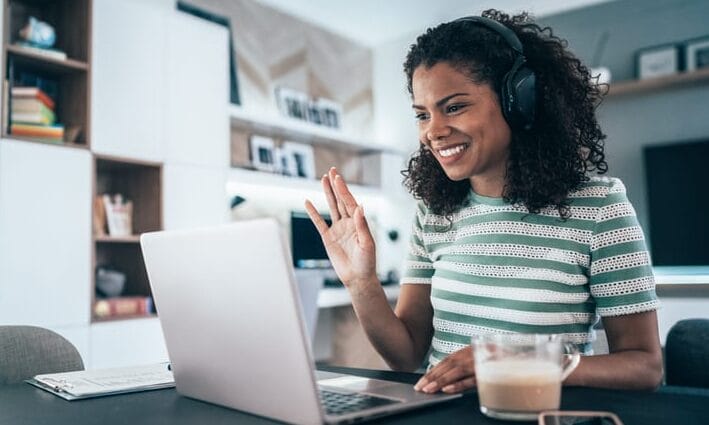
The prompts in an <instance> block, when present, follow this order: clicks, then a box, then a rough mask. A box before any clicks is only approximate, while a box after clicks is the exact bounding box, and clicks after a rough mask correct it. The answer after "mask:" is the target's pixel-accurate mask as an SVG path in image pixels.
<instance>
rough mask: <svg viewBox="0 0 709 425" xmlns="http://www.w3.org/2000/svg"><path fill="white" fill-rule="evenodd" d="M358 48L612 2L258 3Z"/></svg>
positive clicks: (284, 0) (415, 0)
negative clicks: (466, 20)
mask: <svg viewBox="0 0 709 425" xmlns="http://www.w3.org/2000/svg"><path fill="white" fill-rule="evenodd" d="M258 1H259V2H260V3H262V4H265V5H269V6H271V7H274V8H276V9H279V10H281V11H283V12H286V13H288V14H291V15H294V16H296V17H297V18H299V19H301V20H303V21H306V22H310V23H313V24H315V25H318V26H320V27H323V28H326V29H328V30H330V31H332V32H334V33H337V34H340V35H343V36H345V37H347V38H350V39H352V40H355V41H357V42H359V43H362V44H365V45H368V46H376V45H379V44H382V43H386V42H387V41H389V40H393V39H397V38H400V37H406V36H410V35H411V34H413V33H418V32H421V31H423V30H424V29H426V28H427V27H429V26H432V25H435V24H437V23H440V22H445V21H449V20H452V19H455V18H458V17H461V16H466V15H473V14H480V12H482V11H483V10H485V9H489V8H496V9H499V10H503V11H505V12H508V13H516V12H520V11H528V12H530V13H532V14H533V15H535V16H544V15H551V14H555V13H559V12H564V11H567V10H571V9H577V8H580V7H584V6H589V5H594V4H598V3H605V2H607V1H611V0H497V1H495V0H482V1H473V0H348V1H347V0H258Z"/></svg>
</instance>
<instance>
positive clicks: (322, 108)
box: [315, 98, 342, 128]
mask: <svg viewBox="0 0 709 425" xmlns="http://www.w3.org/2000/svg"><path fill="white" fill-rule="evenodd" d="M315 104H316V105H317V109H318V111H319V113H320V114H319V118H320V124H321V125H324V126H327V127H332V128H341V126H342V105H340V104H339V103H337V102H335V101H334V100H330V99H325V98H319V99H317V100H316V101H315Z"/></svg>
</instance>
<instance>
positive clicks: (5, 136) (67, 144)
mask: <svg viewBox="0 0 709 425" xmlns="http://www.w3.org/2000/svg"><path fill="white" fill-rule="evenodd" d="M2 140H18V141H21V142H30V143H41V144H43V145H52V146H61V147H69V148H77V149H84V150H86V149H88V148H89V147H88V146H86V145H85V144H80V143H70V142H61V143H58V142H52V141H49V140H42V139H35V138H32V137H24V136H16V135H14V134H3V135H2Z"/></svg>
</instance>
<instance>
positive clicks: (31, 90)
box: [10, 86, 54, 109]
mask: <svg viewBox="0 0 709 425" xmlns="http://www.w3.org/2000/svg"><path fill="white" fill-rule="evenodd" d="M10 94H11V95H12V98H13V100H15V99H17V98H29V99H38V100H40V101H41V102H42V103H44V104H45V105H46V106H47V108H49V109H54V100H52V98H51V97H49V96H48V95H47V94H46V93H45V92H44V91H43V90H42V89H40V88H39V87H23V86H17V87H13V88H12V89H11V90H10Z"/></svg>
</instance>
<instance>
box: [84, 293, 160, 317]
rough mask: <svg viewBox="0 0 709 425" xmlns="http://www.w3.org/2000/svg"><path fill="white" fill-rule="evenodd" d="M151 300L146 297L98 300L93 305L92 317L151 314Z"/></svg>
mask: <svg viewBox="0 0 709 425" xmlns="http://www.w3.org/2000/svg"><path fill="white" fill-rule="evenodd" d="M152 309H153V308H152V299H151V298H150V297H146V296H127V297H112V298H105V299H98V300H96V303H95V304H94V317H96V318H100V319H105V318H109V317H125V316H140V315H147V314H150V313H152V311H151V310H152Z"/></svg>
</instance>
